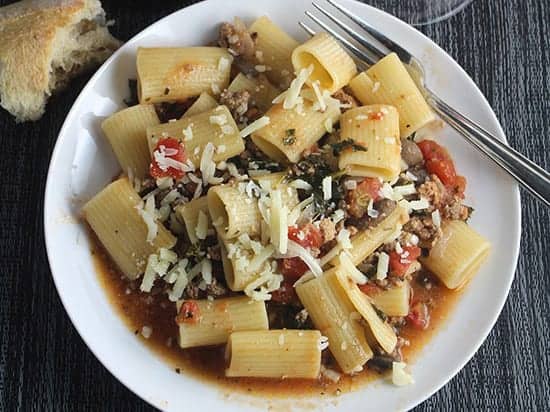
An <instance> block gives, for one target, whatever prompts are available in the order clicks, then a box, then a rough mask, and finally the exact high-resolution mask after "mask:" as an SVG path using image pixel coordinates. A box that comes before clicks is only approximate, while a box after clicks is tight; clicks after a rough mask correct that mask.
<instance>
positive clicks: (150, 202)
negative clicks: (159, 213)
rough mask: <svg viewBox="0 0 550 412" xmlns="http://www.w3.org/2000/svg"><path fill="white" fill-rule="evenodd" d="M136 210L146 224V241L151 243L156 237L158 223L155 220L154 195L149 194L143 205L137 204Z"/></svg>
mask: <svg viewBox="0 0 550 412" xmlns="http://www.w3.org/2000/svg"><path fill="white" fill-rule="evenodd" d="M137 211H138V213H139V215H140V216H141V218H142V219H143V221H144V222H145V225H146V226H147V242H148V243H149V244H153V240H155V238H156V237H157V233H158V225H157V223H156V222H155V218H156V211H155V196H154V195H153V196H149V197H148V198H147V200H146V201H145V207H143V205H142V204H140V205H138V206H137Z"/></svg>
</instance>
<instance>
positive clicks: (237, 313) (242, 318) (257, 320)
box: [177, 296, 269, 349]
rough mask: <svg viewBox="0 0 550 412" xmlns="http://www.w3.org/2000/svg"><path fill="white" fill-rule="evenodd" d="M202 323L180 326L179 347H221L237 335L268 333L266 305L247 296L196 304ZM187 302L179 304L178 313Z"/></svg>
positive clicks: (198, 301) (182, 324) (199, 321)
mask: <svg viewBox="0 0 550 412" xmlns="http://www.w3.org/2000/svg"><path fill="white" fill-rule="evenodd" d="M195 303H196V304H197V306H198V308H199V310H198V318H199V320H198V322H196V323H186V322H183V323H180V324H179V340H178V343H179V345H180V347H182V348H184V349H185V348H192V347H195V346H207V345H219V344H221V343H225V342H227V339H228V338H229V335H230V334H231V333H232V332H236V331H245V330H267V329H268V327H269V324H268V320H267V312H266V309H265V303H264V302H262V301H256V300H251V299H250V298H248V297H245V296H238V297H232V298H223V299H215V300H213V301H209V300H206V299H205V300H197V301H195ZM182 304H183V301H178V304H177V307H178V311H179V310H180V308H181V305H182Z"/></svg>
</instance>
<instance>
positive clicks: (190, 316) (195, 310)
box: [176, 300, 201, 324]
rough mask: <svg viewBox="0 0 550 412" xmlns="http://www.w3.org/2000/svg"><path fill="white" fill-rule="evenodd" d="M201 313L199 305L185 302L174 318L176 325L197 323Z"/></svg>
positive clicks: (189, 301)
mask: <svg viewBox="0 0 550 412" xmlns="http://www.w3.org/2000/svg"><path fill="white" fill-rule="evenodd" d="M200 317H201V312H200V309H199V305H197V302H195V301H194V300H187V301H185V302H183V304H182V305H181V308H180V311H179V313H178V315H177V316H176V323H177V324H180V323H192V324H194V323H197V322H198V321H199V320H200Z"/></svg>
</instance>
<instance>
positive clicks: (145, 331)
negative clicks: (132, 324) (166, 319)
mask: <svg viewBox="0 0 550 412" xmlns="http://www.w3.org/2000/svg"><path fill="white" fill-rule="evenodd" d="M152 334H153V328H151V327H150V326H143V327H142V328H141V336H143V337H144V338H145V339H149V338H150V337H151V335H152Z"/></svg>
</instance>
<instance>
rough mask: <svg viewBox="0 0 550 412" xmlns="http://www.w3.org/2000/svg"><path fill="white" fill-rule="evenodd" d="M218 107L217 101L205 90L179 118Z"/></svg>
mask: <svg viewBox="0 0 550 412" xmlns="http://www.w3.org/2000/svg"><path fill="white" fill-rule="evenodd" d="M216 107H218V102H217V101H216V99H214V98H213V97H212V96H210V95H209V94H208V93H206V92H202V93H201V94H200V96H199V97H198V99H197V100H195V103H193V104H192V105H191V107H190V108H189V109H187V111H186V112H185V113H184V114H183V116H181V118H182V119H183V118H185V117H189V116H193V115H195V114H199V113H204V112H206V111H208V110H212V109H215V108H216Z"/></svg>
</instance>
